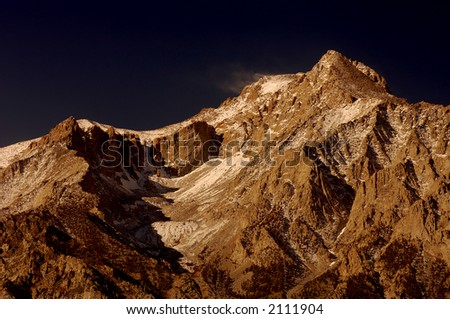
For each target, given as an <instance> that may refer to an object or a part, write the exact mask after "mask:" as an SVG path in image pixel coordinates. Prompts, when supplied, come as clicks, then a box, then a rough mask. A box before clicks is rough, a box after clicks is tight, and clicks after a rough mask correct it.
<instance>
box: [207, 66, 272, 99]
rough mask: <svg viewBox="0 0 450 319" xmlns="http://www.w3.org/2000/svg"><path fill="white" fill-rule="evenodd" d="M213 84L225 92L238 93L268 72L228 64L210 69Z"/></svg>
mask: <svg viewBox="0 0 450 319" xmlns="http://www.w3.org/2000/svg"><path fill="white" fill-rule="evenodd" d="M210 74H211V76H212V79H213V82H214V83H215V85H216V86H217V87H218V88H219V89H220V90H222V91H224V92H227V93H233V94H239V93H241V91H242V89H243V88H244V87H245V86H246V85H247V84H250V83H253V82H255V81H257V80H258V79H260V78H262V77H263V76H264V75H268V73H261V72H256V71H254V70H250V69H246V68H245V67H243V66H241V65H228V66H221V67H216V68H214V69H212V70H211V73H210Z"/></svg>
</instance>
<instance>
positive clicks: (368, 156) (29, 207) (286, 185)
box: [0, 51, 450, 298]
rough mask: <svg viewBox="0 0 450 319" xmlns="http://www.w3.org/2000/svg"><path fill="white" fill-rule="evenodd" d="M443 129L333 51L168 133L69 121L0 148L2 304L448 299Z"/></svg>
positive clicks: (436, 117)
mask: <svg viewBox="0 0 450 319" xmlns="http://www.w3.org/2000/svg"><path fill="white" fill-rule="evenodd" d="M449 126H450V107H449V106H446V107H445V106H441V105H431V104H428V103H425V102H422V103H418V104H409V103H408V102H407V101H406V100H404V99H401V98H397V97H395V96H393V95H392V94H391V93H390V92H389V90H388V88H387V84H386V81H385V80H384V79H383V78H382V77H381V76H380V75H379V74H377V73H376V72H375V71H374V70H372V69H371V68H369V67H367V66H365V65H364V64H362V63H360V62H356V61H352V60H350V59H348V58H346V57H344V56H342V55H341V54H340V53H338V52H335V51H328V52H327V53H326V54H325V55H324V56H323V57H322V58H321V59H320V61H319V62H318V63H317V64H316V65H315V66H314V67H313V68H312V70H311V71H309V72H307V73H297V74H290V75H272V76H265V77H263V78H261V79H260V80H258V81H257V82H255V83H253V84H251V85H249V86H247V87H246V88H244V90H243V91H242V93H241V95H239V96H238V97H235V98H231V99H228V100H226V101H225V102H224V103H223V104H222V105H221V106H220V107H219V108H217V109H204V110H202V111H201V112H200V113H199V114H198V115H196V116H194V117H192V118H190V119H187V120H186V121H184V122H181V123H178V124H174V125H171V126H168V127H165V128H162V129H160V130H155V131H143V132H139V131H132V130H126V129H116V128H112V127H110V126H108V125H104V124H100V123H96V122H93V121H89V120H79V121H75V120H74V119H68V120H66V121H65V122H63V123H61V124H60V125H58V126H57V127H56V128H55V129H54V130H52V131H51V132H50V133H49V135H47V136H46V137H43V138H41V139H38V140H34V141H32V142H24V143H23V144H19V145H15V146H11V147H8V148H5V149H0V155H1V156H2V157H3V158H4V160H3V161H1V162H0V164H1V165H0V167H2V166H3V168H0V181H1V183H2V190H1V201H0V222H1V224H0V228H1V230H2V243H3V244H2V249H1V251H0V267H1V270H2V271H1V274H2V275H1V278H0V283H1V286H2V287H3V288H1V289H3V290H0V292H1V293H2V296H9V297H20V296H32V297H82V296H85V297H99V296H100V297H118V296H124V297H152V296H153V297H158V296H162V297H255V298H260V297H296V298H297V297H301V298H305V297H321V298H323V297H326V298H329V297H334V298H336V297H339V298H344V297H352V298H354V297H364V298H372V297H375V298H382V297H387V298H400V297H402V298H403V297H411V298H419V297H439V298H445V297H449V293H450V290H449V285H450V279H449V275H450V268H449V262H450V254H449V253H448V249H447V247H448V245H449V242H448V241H449V240H450V236H449V234H450V225H449V214H450V196H449V195H448V194H449V189H450V161H449V160H448V155H449V153H450V150H449V139H450V129H449V128H450V127H449ZM36 239H37V240H36ZM61 291H62V292H61Z"/></svg>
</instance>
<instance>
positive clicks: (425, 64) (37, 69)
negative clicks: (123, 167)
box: [0, 0, 450, 146]
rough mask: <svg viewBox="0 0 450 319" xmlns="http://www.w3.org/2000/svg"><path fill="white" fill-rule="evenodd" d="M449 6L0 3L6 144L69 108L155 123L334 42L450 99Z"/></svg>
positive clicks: (404, 81)
mask: <svg viewBox="0 0 450 319" xmlns="http://www.w3.org/2000/svg"><path fill="white" fill-rule="evenodd" d="M448 12H449V10H448V9H447V8H446V7H445V6H444V5H441V6H439V5H432V4H428V3H425V4H423V5H420V6H419V5H416V4H412V3H411V2H405V4H404V5H401V4H395V5H393V4H389V3H388V2H386V3H383V2H382V1H366V2H364V1H359V2H355V3H351V4H350V3H347V4H345V3H344V2H342V1H334V2H333V1H330V2H324V1H320V2H317V4H314V2H312V1H308V2H299V1H297V2H296V3H295V4H293V3H291V4H289V2H287V3H284V2H282V1H277V2H271V4H264V3H262V2H259V3H247V4H243V3H237V4H233V3H231V2H215V1H214V2H213V1H211V2H210V3H209V4H208V5H207V6H205V5H203V4H202V5H196V4H194V3H193V2H188V1H184V2H182V3H176V2H170V3H167V4H161V3H156V2H151V1H94V0H92V1H69V0H64V1H61V0H59V1H20V0H17V1H6V0H5V1H3V0H0V108H1V117H0V146H4V145H7V144H11V143H14V142H17V141H20V140H24V139H29V138H33V137H37V136H40V135H43V134H45V133H46V132H47V131H48V130H49V129H50V128H51V127H53V126H54V125H55V124H57V123H58V122H60V121H61V120H63V119H64V118H66V117H68V116H70V115H73V116H75V117H77V118H89V119H93V120H96V121H99V122H104V123H108V124H112V125H115V126H118V127H126V128H132V129H153V128H158V127H161V126H164V125H167V124H170V123H174V122H178V121H181V120H183V119H185V118H187V117H189V116H192V115H194V114H196V113H197V112H198V111H199V110H200V109H201V108H202V107H216V106H218V105H219V104H220V103H221V102H222V101H223V100H224V99H225V98H227V97H229V96H234V95H236V90H237V88H239V86H240V85H242V83H243V82H245V81H247V80H249V79H251V78H252V77H253V75H254V74H258V73H296V72H300V71H307V70H309V69H310V68H311V67H312V66H313V65H314V63H315V62H317V60H318V59H319V58H320V57H321V55H322V54H323V53H325V51H326V50H328V49H335V50H338V51H340V52H342V53H343V54H345V55H346V56H348V57H350V58H352V59H356V60H360V61H362V62H364V63H366V64H367V65H369V66H371V67H373V68H374V69H375V70H377V71H378V72H379V73H381V74H382V75H383V76H385V77H386V79H387V81H388V84H389V86H390V88H391V90H392V91H393V92H394V93H395V94H396V95H398V96H401V97H406V98H407V99H408V100H409V101H411V102H416V101H420V100H426V101H429V102H433V103H440V104H446V105H447V104H450V90H449V84H450V58H449V52H450V50H449V49H450V44H449V42H450V41H449V34H450V25H449V23H448Z"/></svg>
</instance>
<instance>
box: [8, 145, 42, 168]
mask: <svg viewBox="0 0 450 319" xmlns="http://www.w3.org/2000/svg"><path fill="white" fill-rule="evenodd" d="M39 139H40V138H35V139H33V140H29V141H24V142H19V143H16V144H13V145H9V146H6V147H2V148H0V168H3V167H7V166H8V165H9V164H11V163H12V162H13V160H14V157H15V156H16V155H18V154H20V153H21V152H22V151H24V150H25V149H26V148H27V147H28V146H29V145H30V144H31V143H32V142H36V141H37V140H39Z"/></svg>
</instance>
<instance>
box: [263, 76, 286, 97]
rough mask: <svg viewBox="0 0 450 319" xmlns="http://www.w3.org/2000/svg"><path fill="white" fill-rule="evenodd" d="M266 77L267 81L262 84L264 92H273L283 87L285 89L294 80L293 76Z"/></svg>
mask: <svg viewBox="0 0 450 319" xmlns="http://www.w3.org/2000/svg"><path fill="white" fill-rule="evenodd" d="M264 79H266V82H264V83H263V84H262V85H261V93H262V94H273V93H275V92H278V91H280V90H281V89H284V88H285V87H287V85H288V84H289V83H291V82H292V78H291V79H289V78H286V77H284V76H282V75H278V76H270V77H266V78H264Z"/></svg>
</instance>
